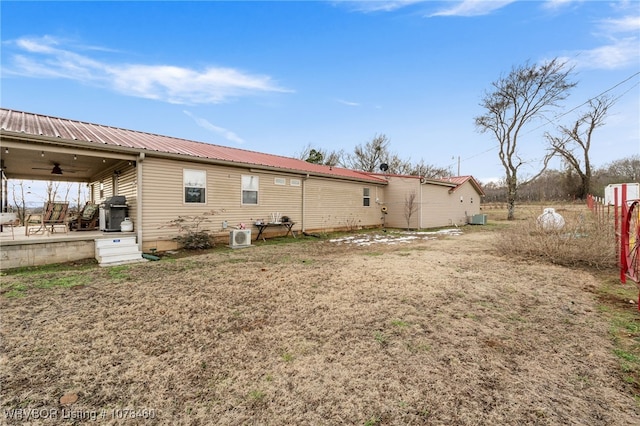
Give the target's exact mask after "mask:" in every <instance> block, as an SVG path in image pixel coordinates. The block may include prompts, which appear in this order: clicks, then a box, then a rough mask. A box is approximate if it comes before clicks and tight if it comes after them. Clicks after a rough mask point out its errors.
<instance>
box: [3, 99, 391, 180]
mask: <svg viewBox="0 0 640 426" xmlns="http://www.w3.org/2000/svg"><path fill="white" fill-rule="evenodd" d="M0 133H2V134H9V133H12V134H16V136H19V134H25V135H33V136H39V137H42V138H45V139H50V140H59V141H60V142H64V141H65V140H67V141H73V142H75V143H76V144H77V142H80V143H81V145H86V147H87V148H99V147H101V148H103V149H104V148H105V146H114V147H115V146H118V147H126V148H130V149H133V150H136V151H140V152H145V153H146V154H148V155H152V153H157V154H159V155H162V154H174V155H179V156H184V157H186V158H185V160H188V159H189V158H191V159H193V158H194V157H195V158H201V159H208V160H214V161H221V162H231V163H238V164H239V165H245V166H253V167H255V168H276V169H282V170H283V171H291V172H297V173H309V174H312V175H321V176H329V177H334V178H342V179H351V180H359V181H368V182H375V183H382V184H386V183H387V181H386V180H385V179H384V178H382V177H379V176H375V175H371V174H368V173H364V172H359V171H356V170H349V169H343V168H340V167H329V166H323V165H319V164H312V163H308V162H306V161H303V160H298V159H295V158H289V157H282V156H278V155H272V154H265V153H261V152H255V151H248V150H244V149H238V148H230V147H226V146H221V145H213V144H209V143H204V142H196V141H190V140H186V139H180V138H174V137H170V136H162V135H156V134H152V133H145V132H138V131H135V130H126V129H121V128H117V127H110V126H104V125H100V124H93V123H86V122H82V121H75V120H69V119H65V118H58V117H51V116H47V115H40V114H34V113H29V112H23V111H15V110H9V109H5V108H0Z"/></svg>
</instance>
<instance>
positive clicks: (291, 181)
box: [289, 179, 301, 186]
mask: <svg viewBox="0 0 640 426" xmlns="http://www.w3.org/2000/svg"><path fill="white" fill-rule="evenodd" d="M300 182H301V181H300V179H289V185H291V186H300Z"/></svg>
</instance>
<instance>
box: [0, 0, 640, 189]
mask: <svg viewBox="0 0 640 426" xmlns="http://www.w3.org/2000/svg"><path fill="white" fill-rule="evenodd" d="M0 8H1V10H0V12H1V24H2V29H1V40H2V53H1V61H2V80H1V92H0V94H1V105H2V107H4V108H11V109H17V110H24V111H29V112H35V113H41V114H48V115H53V116H59V117H65V118H71V119H77V120H82V121H89V122H95V123H100V124H106V125H111V126H117V127H123V128H128V129H134V130H140V131H146V132H151V133H158V134H163V135H170V136H176V137H181V138H185V139H192V140H197V141H202V142H209V143H214V144H219V145H225V146H231V147H237V148H242V149H248V150H254V151H261V152H268V153H272V154H278V155H285V156H296V155H297V154H298V153H300V152H301V151H302V150H303V149H304V148H305V147H306V146H308V145H311V146H313V147H316V148H323V149H326V150H328V151H331V150H340V149H344V150H346V151H349V152H350V151H352V150H353V148H354V147H355V146H356V145H357V144H364V143H366V142H368V141H369V140H371V139H372V138H373V137H374V136H376V135H379V134H385V135H386V136H387V137H388V138H389V139H390V141H391V144H390V148H391V150H392V151H393V152H395V153H397V154H398V155H399V156H400V157H401V158H404V159H411V160H412V161H419V160H421V159H422V160H424V161H425V163H427V164H433V165H436V166H439V167H451V168H452V170H453V172H454V173H456V172H457V162H458V160H457V159H458V157H460V160H461V161H460V173H461V174H463V175H467V174H472V175H474V176H475V177H476V178H478V179H479V180H481V181H484V182H486V181H488V180H490V179H494V178H500V177H502V176H503V175H504V171H503V169H502V166H501V165H500V162H499V159H498V154H497V153H498V151H497V142H496V141H495V140H494V139H492V138H491V135H489V134H481V133H479V132H478V131H477V129H476V128H475V126H474V117H476V116H477V115H480V114H482V113H483V110H482V109H481V107H480V106H479V103H480V101H481V98H482V96H483V94H484V92H485V91H486V90H490V89H491V83H492V82H493V81H495V80H497V79H498V78H500V77H501V76H503V75H506V74H508V72H509V71H510V70H511V68H512V67H513V66H518V65H522V64H524V63H526V62H527V61H529V62H530V63H537V62H541V61H544V60H549V59H552V58H554V57H561V58H564V59H566V60H567V61H569V63H570V64H571V65H573V66H575V77H574V78H575V80H576V81H577V82H578V86H577V87H576V88H575V89H573V91H572V92H571V95H570V97H569V98H568V99H567V100H566V101H565V102H564V103H563V108H562V109H561V110H559V113H567V112H568V111H572V110H573V112H569V113H568V114H565V115H564V116H562V117H561V118H560V119H558V121H556V122H555V124H565V125H571V124H572V122H573V121H574V120H575V119H576V118H577V115H576V114H578V113H579V112H581V111H584V106H582V107H581V105H583V104H584V103H585V102H586V101H588V100H589V99H590V98H593V97H595V96H598V95H599V94H601V93H603V92H607V93H608V94H610V95H611V96H613V97H616V98H618V100H617V103H616V104H615V106H614V107H613V108H612V109H611V111H610V113H609V116H608V118H607V120H606V125H605V126H604V127H602V128H599V129H597V130H596V132H595V134H594V146H593V147H592V151H591V154H592V162H593V163H594V164H595V166H596V167H599V166H602V165H604V164H606V163H608V162H611V161H613V160H616V159H620V158H623V157H627V156H630V155H637V154H640V2H638V1H637V0H633V1H618V2H608V1H571V0H555V1H506V0H505V1H471V0H466V1H444V2H443V1H411V0H408V1H372V2H367V1H358V2H355V1H352V2H349V1H301V2H292V1H281V2H267V1H262V2H243V1H235V2H211V1H195V2H30V1H20V2H14V1H2V2H1V3H0ZM545 131H552V132H553V131H554V125H552V124H547V125H544V123H536V124H534V125H532V126H530V127H529V128H528V130H527V131H526V132H525V134H524V137H523V139H522V140H521V141H520V147H521V155H522V157H523V158H524V159H526V160H528V161H531V164H530V165H528V166H526V167H525V168H524V169H522V173H524V174H525V175H526V174H528V173H535V172H536V171H537V170H538V167H539V163H537V162H536V161H537V160H539V159H541V157H542V156H543V154H544V138H543V134H544V132H545ZM556 166H558V165H557V164H556Z"/></svg>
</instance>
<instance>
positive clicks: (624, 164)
mask: <svg viewBox="0 0 640 426" xmlns="http://www.w3.org/2000/svg"><path fill="white" fill-rule="evenodd" d="M604 172H605V173H606V174H607V175H608V176H609V177H610V178H611V179H614V180H617V181H619V182H613V183H623V182H637V181H638V180H640V155H632V156H630V157H626V158H622V159H620V160H616V161H613V162H611V163H609V164H608V165H607V166H606V168H605V171H604Z"/></svg>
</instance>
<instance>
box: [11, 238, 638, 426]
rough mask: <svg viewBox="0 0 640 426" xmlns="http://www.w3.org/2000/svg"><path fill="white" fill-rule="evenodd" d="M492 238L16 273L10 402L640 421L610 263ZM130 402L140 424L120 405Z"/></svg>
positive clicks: (274, 418)
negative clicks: (41, 278)
mask: <svg viewBox="0 0 640 426" xmlns="http://www.w3.org/2000/svg"><path fill="white" fill-rule="evenodd" d="M492 238H495V236H494V234H493V233H488V232H472V233H465V234H462V235H452V236H440V237H438V238H437V239H432V238H422V237H420V238H413V239H410V240H407V241H403V242H402V244H368V245H363V244H347V243H344V242H342V243H339V242H338V241H333V242H331V241H328V240H325V241H313V242H297V243H296V244H287V245H264V246H258V247H252V248H249V249H245V250H228V251H216V252H212V253H208V254H204V255H200V256H193V257H186V258H180V259H175V260H162V261H160V262H148V263H145V264H139V265H130V266H127V267H119V268H118V269H113V268H95V269H92V270H89V271H87V270H83V271H82V272H81V273H82V274H85V275H86V274H90V275H92V278H93V279H92V281H91V282H90V283H87V282H84V281H82V282H81V284H80V285H82V287H80V289H76V290H74V287H70V288H64V287H60V288H58V287H56V288H40V287H29V282H27V281H26V280H25V278H24V276H19V275H16V276H5V277H3V278H2V279H3V286H8V287H11V286H14V287H15V286H22V287H20V288H22V289H23V290H21V291H22V293H20V294H21V295H22V294H23V295H24V296H22V297H2V298H1V299H0V303H1V305H0V307H1V310H2V312H1V314H2V330H1V334H2V362H1V363H0V369H1V370H0V372H1V374H2V377H3V384H2V397H1V398H2V399H1V401H2V406H3V409H4V410H15V409H34V408H35V409H40V410H42V409H44V410H54V412H56V413H58V414H60V413H62V412H63V411H62V410H63V408H64V409H66V410H67V413H71V412H75V413H93V412H96V413H97V415H98V416H100V415H101V414H102V413H105V416H104V418H100V417H98V418H99V419H100V420H101V422H102V423H107V424H109V423H111V424H194V425H196V424H223V425H224V424H234V425H235V424H246V423H257V424H274V425H276V424H365V423H366V424H371V425H373V424H398V425H400V424H402V425H404V424H456V425H472V424H474V425H475V424H514V425H515V424H613V425H623V424H640V408H639V407H638V404H637V403H636V402H635V401H634V399H633V397H632V396H631V393H630V392H629V389H628V387H627V386H625V384H624V382H623V381H622V380H621V377H620V375H619V373H618V372H617V371H618V370H617V364H616V359H615V355H614V354H613V347H612V343H611V341H610V336H609V334H608V324H607V322H606V320H605V319H604V318H602V316H601V315H600V314H599V312H598V309H597V305H598V300H597V295H596V294H594V293H593V292H591V291H585V289H592V288H597V287H598V285H599V283H598V281H597V279H596V278H595V277H594V276H592V275H591V274H589V273H588V272H582V271H575V270H570V269H566V268H563V267H560V266H550V265H548V264H537V263H533V262H516V263H514V262H512V261H510V260H509V259H507V258H505V257H500V256H497V255H496V254H494V252H493V250H492V248H491V247H492ZM56 274H69V272H68V271H67V272H55V273H52V275H56ZM51 278H52V279H53V278H55V277H51ZM69 394H72V395H76V396H77V397H78V399H77V401H75V402H74V403H73V404H71V405H66V406H63V405H61V402H60V400H61V398H62V397H63V396H65V395H69ZM129 408H132V409H135V410H136V413H138V414H139V416H138V417H137V418H136V419H135V422H133V423H127V421H126V420H123V419H122V418H119V417H118V415H119V416H120V417H121V416H122V413H123V412H122V411H117V410H122V409H129ZM103 410H104V411H103ZM143 410H147V411H143ZM6 412H7V411H5V413H6ZM129 413H130V412H126V414H129ZM145 413H146V414H145ZM149 413H153V418H145V415H146V417H151V416H150V415H149ZM3 415H4V414H3ZM3 420H6V422H8V423H10V424H13V423H15V424H20V423H23V421H22V422H20V421H18V420H16V419H15V418H6V417H3ZM58 421H59V419H58ZM69 421H70V420H69ZM82 421H84V420H79V421H78V422H82ZM87 421H89V420H87ZM52 422H53V420H51V419H48V420H47V419H45V420H42V419H36V420H31V424H40V423H49V424H52Z"/></svg>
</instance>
